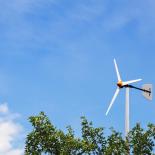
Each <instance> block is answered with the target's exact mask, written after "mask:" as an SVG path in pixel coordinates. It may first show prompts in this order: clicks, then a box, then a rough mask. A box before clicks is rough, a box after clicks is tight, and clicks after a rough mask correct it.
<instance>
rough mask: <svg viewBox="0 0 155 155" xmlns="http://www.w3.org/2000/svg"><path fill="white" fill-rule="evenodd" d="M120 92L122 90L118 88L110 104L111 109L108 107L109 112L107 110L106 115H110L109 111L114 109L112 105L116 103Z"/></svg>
mask: <svg viewBox="0 0 155 155" xmlns="http://www.w3.org/2000/svg"><path fill="white" fill-rule="evenodd" d="M119 90H120V88H117V89H116V92H115V94H114V96H113V98H112V100H111V103H110V105H109V107H108V110H107V112H106V115H108V112H109V110H110V109H111V107H112V105H113V103H114V101H115V99H116V97H117V95H118V93H119Z"/></svg>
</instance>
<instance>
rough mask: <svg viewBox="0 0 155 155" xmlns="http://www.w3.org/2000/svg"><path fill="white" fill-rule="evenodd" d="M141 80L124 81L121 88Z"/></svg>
mask: <svg viewBox="0 0 155 155" xmlns="http://www.w3.org/2000/svg"><path fill="white" fill-rule="evenodd" d="M141 80H142V79H137V80H130V81H125V82H123V86H124V85H128V84H131V83H135V82H138V81H141Z"/></svg>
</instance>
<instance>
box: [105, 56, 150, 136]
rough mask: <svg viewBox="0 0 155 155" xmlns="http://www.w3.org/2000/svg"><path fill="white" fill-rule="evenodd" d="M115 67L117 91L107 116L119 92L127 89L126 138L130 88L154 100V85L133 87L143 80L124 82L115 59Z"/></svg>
mask: <svg viewBox="0 0 155 155" xmlns="http://www.w3.org/2000/svg"><path fill="white" fill-rule="evenodd" d="M114 65H115V70H116V74H117V79H118V82H117V89H116V91H115V94H114V96H113V98H112V100H111V102H110V105H109V107H108V109H107V112H106V115H108V113H109V111H110V109H111V107H112V105H113V103H114V101H115V99H116V97H117V95H118V94H119V91H120V90H121V89H122V88H126V102H125V136H127V134H128V132H129V89H130V88H134V89H138V90H141V91H142V92H143V95H144V97H146V98H147V99H149V100H152V85H151V84H145V85H143V87H142V88H138V87H135V86H132V85H131V84H132V83H135V82H139V81H141V80H142V79H136V80H130V81H122V79H121V76H120V73H119V70H118V66H117V63H116V60H115V59H114Z"/></svg>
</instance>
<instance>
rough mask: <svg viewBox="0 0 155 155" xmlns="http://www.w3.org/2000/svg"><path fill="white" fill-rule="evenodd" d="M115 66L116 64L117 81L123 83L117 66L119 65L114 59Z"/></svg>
mask: <svg viewBox="0 0 155 155" xmlns="http://www.w3.org/2000/svg"><path fill="white" fill-rule="evenodd" d="M114 64H115V70H116V74H117V79H118V81H121V77H120V74H119V71H118V66H117V63H116V60H115V59H114Z"/></svg>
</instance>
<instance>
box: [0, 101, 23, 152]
mask: <svg viewBox="0 0 155 155" xmlns="http://www.w3.org/2000/svg"><path fill="white" fill-rule="evenodd" d="M0 114H5V115H0V154H4V155H22V154H23V148H22V147H21V146H19V147H18V146H17V147H14V146H15V145H18V143H17V141H16V140H17V139H19V136H21V131H22V126H21V125H20V124H19V123H17V122H16V120H15V116H17V115H16V114H14V113H11V112H9V109H8V106H7V104H6V103H4V104H1V105H0Z"/></svg>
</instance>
